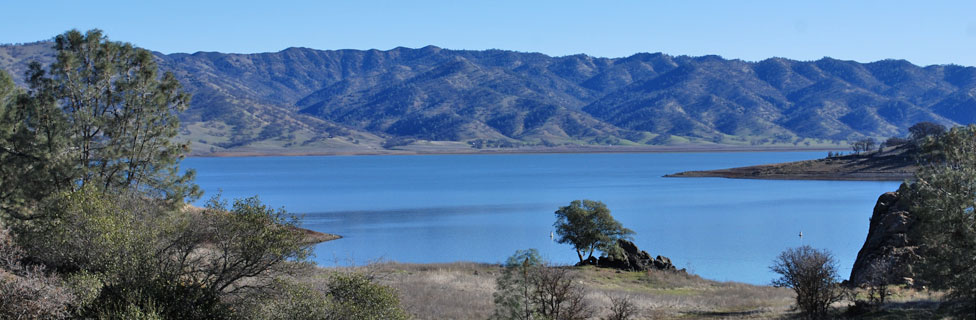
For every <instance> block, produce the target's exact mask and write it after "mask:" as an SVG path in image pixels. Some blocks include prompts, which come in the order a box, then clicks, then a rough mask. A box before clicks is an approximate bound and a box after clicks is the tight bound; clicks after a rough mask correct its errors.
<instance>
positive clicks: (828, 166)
mask: <svg viewBox="0 0 976 320" xmlns="http://www.w3.org/2000/svg"><path fill="white" fill-rule="evenodd" d="M915 152H916V151H915V150H914V149H912V148H908V147H894V148H892V149H888V150H884V151H877V152H871V153H866V154H860V155H846V156H841V157H831V158H822V159H811V160H803V161H795V162H784V163H774V164H763V165H755V166H747V167H737V168H728V169H717V170H696V171H684V172H677V173H672V174H667V175H664V176H663V177H665V178H728V179H759V180H833V181H905V180H908V179H911V178H912V177H913V176H914V174H915V171H916V170H917V167H916V165H915V161H914V153H915Z"/></svg>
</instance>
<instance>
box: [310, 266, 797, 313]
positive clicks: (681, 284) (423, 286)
mask: <svg viewBox="0 0 976 320" xmlns="http://www.w3.org/2000/svg"><path fill="white" fill-rule="evenodd" d="M574 270H575V271H576V272H577V273H578V275H579V281H580V282H581V284H583V285H584V287H585V288H586V290H587V296H586V299H587V301H588V303H589V305H590V306H592V307H593V309H594V310H595V311H596V317H597V318H601V317H603V316H605V315H606V314H608V313H609V307H610V305H611V301H610V300H611V297H619V296H626V297H628V298H629V299H631V300H632V301H634V302H635V304H636V305H637V306H638V307H639V308H640V309H641V313H640V318H641V319H674V318H684V319H698V318H716V319H727V318H750V319H754V318H775V317H780V316H783V315H785V314H787V313H788V312H789V309H790V305H791V304H792V302H793V295H792V293H791V292H790V291H789V290H787V289H782V288H773V287H767V286H753V285H748V284H742V283H734V282H716V281H711V280H706V279H702V278H701V277H698V276H695V275H687V274H682V273H674V272H664V271H651V272H617V271H615V270H610V269H600V268H593V267H583V268H574ZM334 271H340V272H343V271H359V272H367V273H370V274H373V275H374V277H375V278H376V279H378V281H379V282H380V283H382V284H384V285H388V286H391V287H394V288H396V289H397V290H398V291H399V293H400V299H401V302H402V303H403V306H404V308H405V309H406V310H407V312H409V313H410V314H411V315H413V316H414V317H415V318H416V319H486V318H488V317H489V316H491V314H492V311H493V310H494V303H493V302H492V293H493V292H494V290H495V277H497V276H498V275H499V274H500V272H501V267H499V266H497V265H489V264H478V263H466V262H457V263H445V264H400V263H380V264H373V265H370V266H367V267H357V268H339V269H323V271H321V272H334Z"/></svg>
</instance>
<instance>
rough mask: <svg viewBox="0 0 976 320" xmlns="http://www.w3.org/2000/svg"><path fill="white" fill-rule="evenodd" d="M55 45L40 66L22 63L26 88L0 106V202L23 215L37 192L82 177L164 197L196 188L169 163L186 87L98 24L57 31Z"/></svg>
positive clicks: (177, 199)
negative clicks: (0, 134)
mask: <svg viewBox="0 0 976 320" xmlns="http://www.w3.org/2000/svg"><path fill="white" fill-rule="evenodd" d="M54 49H55V50H56V52H57V57H56V61H55V62H54V63H53V64H51V66H50V67H49V68H47V69H45V68H43V67H42V66H41V65H40V64H38V63H36V62H35V63H31V64H30V66H29V70H28V72H27V83H28V85H29V87H30V90H29V91H28V92H27V93H26V94H23V95H19V97H18V98H17V99H16V100H17V101H16V103H15V107H13V108H6V109H7V110H4V114H3V115H2V116H3V123H4V125H3V129H4V130H3V131H5V132H4V133H3V135H4V136H3V137H2V138H4V139H3V141H2V142H0V143H2V144H3V145H0V151H2V153H3V154H2V155H0V163H2V164H3V167H4V170H3V172H2V175H0V190H6V191H3V192H4V193H3V194H2V195H0V207H2V208H3V209H4V211H5V212H6V213H8V214H9V215H11V216H13V217H15V218H19V219H29V218H30V216H31V214H32V213H33V209H34V208H35V205H36V202H37V201H39V199H40V198H43V197H44V196H47V195H50V194H52V193H56V192H59V191H64V190H77V189H78V188H80V187H83V186H85V185H89V184H91V185H94V186H97V187H98V188H100V189H102V190H121V189H128V188H133V189H136V190H139V191H140V192H142V193H144V194H147V195H152V196H154V197H157V198H160V199H166V200H168V201H169V203H170V204H172V205H176V204H181V203H182V201H183V200H184V199H186V198H188V197H189V198H192V197H195V196H198V195H199V191H198V189H197V188H196V186H195V185H194V184H193V183H192V178H193V172H192V171H187V172H184V173H180V171H179V168H178V162H179V160H180V159H181V158H182V157H183V154H184V153H185V152H186V151H187V150H188V145H187V144H186V143H176V142H174V140H175V137H176V135H177V133H178V129H179V118H178V116H177V115H178V113H179V112H180V111H182V110H184V109H185V108H186V105H187V103H188V101H189V95H187V94H186V93H183V91H182V90H181V87H180V84H179V82H178V81H177V80H176V78H175V76H173V75H172V74H171V73H166V74H163V75H159V73H158V71H157V67H156V63H155V61H154V60H153V59H154V57H153V55H152V53H151V52H149V51H147V50H145V49H140V48H136V47H133V46H132V45H131V44H129V43H121V42H113V41H109V40H108V39H107V38H106V37H105V36H104V35H103V34H102V32H101V31H100V30H91V31H88V32H86V33H84V34H83V33H81V32H79V31H77V30H71V31H68V32H66V33H64V34H61V35H58V36H57V37H55V39H54ZM0 82H3V81H2V80H0ZM3 86H5V85H4V84H0V87H3ZM0 91H6V90H4V89H0Z"/></svg>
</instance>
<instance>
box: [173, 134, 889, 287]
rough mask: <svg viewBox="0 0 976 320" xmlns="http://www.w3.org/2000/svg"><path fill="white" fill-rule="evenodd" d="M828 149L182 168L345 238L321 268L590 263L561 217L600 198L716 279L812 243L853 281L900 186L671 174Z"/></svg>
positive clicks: (663, 249)
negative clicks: (881, 199) (526, 258)
mask: <svg viewBox="0 0 976 320" xmlns="http://www.w3.org/2000/svg"><path fill="white" fill-rule="evenodd" d="M825 153H826V152H737V153H606V154H592V153H591V154H500V155H420V156H324V157H240V158H190V159H186V160H185V161H183V165H182V166H183V167H184V168H194V169H196V170H197V183H198V184H199V185H200V187H201V188H202V189H203V190H205V192H206V193H207V194H208V195H212V194H214V193H216V192H217V191H218V190H222V193H223V195H224V198H225V199H232V198H238V197H246V196H252V195H255V194H256V195H259V196H260V198H261V199H262V201H263V202H264V203H266V204H269V205H271V206H274V207H284V208H285V209H286V210H288V211H289V212H292V213H297V214H301V215H304V218H303V226H304V227H306V228H309V229H312V230H316V231H321V232H326V233H334V234H339V235H341V236H343V238H342V239H340V240H336V241H330V242H326V243H322V244H319V245H317V246H316V247H315V250H314V252H315V258H314V260H315V261H316V262H317V263H318V264H319V265H322V266H334V265H349V264H364V263H368V262H371V261H377V260H386V261H398V262H417V263H428V262H450V261H476V262H489V263H498V262H502V261H504V260H505V259H506V258H507V257H508V256H510V255H511V254H513V253H514V252H515V251H516V250H518V249H527V248H536V249H538V250H539V251H540V252H541V253H542V254H543V256H545V257H546V258H547V259H549V260H550V261H553V262H555V263H560V264H571V263H575V262H576V261H578V259H577V257H576V253H575V251H574V250H573V249H572V247H571V246H570V245H564V244H558V243H555V242H553V241H551V240H550V232H551V231H553V230H554V229H553V227H552V223H553V222H554V221H555V216H554V214H553V212H554V211H555V210H556V209H557V208H559V207H560V206H566V205H568V204H569V202H570V201H572V200H575V199H592V200H600V201H603V202H604V203H606V204H607V206H608V207H609V208H610V210H611V212H612V214H613V216H614V217H615V218H616V219H617V220H618V221H620V222H621V223H623V225H624V226H625V227H628V228H630V229H633V230H634V231H635V232H636V234H635V235H634V242H635V243H636V244H637V245H638V247H640V248H641V249H642V250H646V251H647V252H648V253H650V254H651V255H652V256H656V255H663V256H666V257H669V258H671V260H672V261H673V262H674V264H675V265H676V266H678V268H687V269H688V270H689V271H691V272H694V273H696V274H699V275H701V276H703V277H705V278H709V279H714V280H723V281H726V280H728V281H740V282H747V283H754V284H768V283H769V281H770V280H771V279H773V278H774V275H773V274H772V273H771V272H769V270H768V266H769V265H770V263H771V262H772V260H773V259H774V258H775V257H776V255H777V254H778V253H779V252H781V251H782V250H784V249H786V248H788V247H795V246H799V245H801V244H808V245H811V246H813V247H816V248H824V249H828V250H830V251H831V252H832V253H833V254H834V255H835V257H836V258H837V260H838V261H839V262H840V265H839V266H840V272H841V276H842V277H843V278H846V277H847V276H848V275H849V274H850V269H851V265H852V264H853V262H854V259H855V257H856V256H857V251H858V250H859V249H860V247H861V245H862V243H863V242H864V239H865V237H866V235H867V230H868V219H869V218H870V217H871V211H872V208H873V207H874V204H875V201H876V200H877V198H878V196H879V195H881V194H882V193H884V192H887V191H893V190H895V189H896V188H897V187H898V183H897V182H863V181H776V180H736V179H724V178H663V177H661V176H662V175H665V174H668V173H674V172H679V171H687V170H703V169H718V168H727V167H737V166H745V165H755V164H763V163H775V162H785V161H796V160H806V159H814V158H820V157H823V156H824V155H825ZM206 197H208V196H205V197H204V199H201V200H200V201H199V202H198V204H202V202H203V200H205V199H206ZM800 232H803V237H802V238H800V237H798V234H799V233H800Z"/></svg>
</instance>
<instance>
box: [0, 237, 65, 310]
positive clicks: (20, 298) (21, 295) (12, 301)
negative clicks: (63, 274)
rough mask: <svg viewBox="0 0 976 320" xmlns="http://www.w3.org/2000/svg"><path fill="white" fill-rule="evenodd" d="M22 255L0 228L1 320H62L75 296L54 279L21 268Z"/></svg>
mask: <svg viewBox="0 0 976 320" xmlns="http://www.w3.org/2000/svg"><path fill="white" fill-rule="evenodd" d="M21 254H22V251H21V249H20V248H18V247H17V246H16V245H15V244H14V241H13V238H12V237H11V236H10V232H9V230H7V229H6V228H5V227H4V226H3V225H2V224H0V319H62V318H66V317H68V316H69V306H70V305H71V304H72V303H74V302H75V296H74V295H73V294H72V293H71V292H70V290H67V289H66V288H64V287H63V286H61V283H60V280H59V279H58V278H57V277H56V276H54V275H47V274H45V272H44V269H43V268H41V267H37V266H24V265H22V264H21V262H20V259H21V257H22V256H21Z"/></svg>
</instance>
